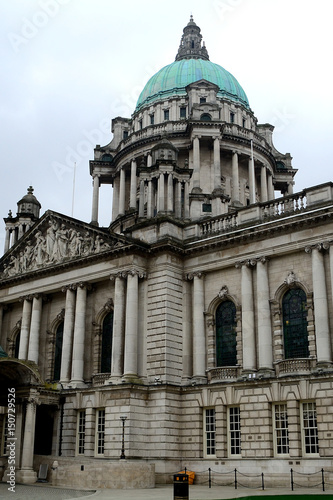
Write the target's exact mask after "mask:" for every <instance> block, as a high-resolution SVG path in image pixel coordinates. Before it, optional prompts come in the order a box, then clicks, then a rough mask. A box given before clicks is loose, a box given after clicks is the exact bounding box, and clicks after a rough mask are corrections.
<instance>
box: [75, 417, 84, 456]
mask: <svg viewBox="0 0 333 500" xmlns="http://www.w3.org/2000/svg"><path fill="white" fill-rule="evenodd" d="M85 437H86V412H85V411H79V414H78V429H77V453H78V455H84V445H85Z"/></svg>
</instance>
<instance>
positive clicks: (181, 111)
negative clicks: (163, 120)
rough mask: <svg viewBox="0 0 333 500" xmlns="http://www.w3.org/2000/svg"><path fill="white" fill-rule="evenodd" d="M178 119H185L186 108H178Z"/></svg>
mask: <svg viewBox="0 0 333 500" xmlns="http://www.w3.org/2000/svg"><path fill="white" fill-rule="evenodd" d="M179 117H180V118H186V107H185V106H181V107H180V108H179Z"/></svg>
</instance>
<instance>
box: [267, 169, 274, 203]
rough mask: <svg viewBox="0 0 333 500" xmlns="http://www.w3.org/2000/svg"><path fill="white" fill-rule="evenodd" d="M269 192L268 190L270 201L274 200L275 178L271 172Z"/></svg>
mask: <svg viewBox="0 0 333 500" xmlns="http://www.w3.org/2000/svg"><path fill="white" fill-rule="evenodd" d="M267 190H268V199H269V200H274V185H273V176H272V174H271V173H270V172H268V181H267Z"/></svg>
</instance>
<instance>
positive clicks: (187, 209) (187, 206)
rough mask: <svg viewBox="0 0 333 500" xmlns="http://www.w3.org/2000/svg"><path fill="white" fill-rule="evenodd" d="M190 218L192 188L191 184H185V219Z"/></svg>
mask: <svg viewBox="0 0 333 500" xmlns="http://www.w3.org/2000/svg"><path fill="white" fill-rule="evenodd" d="M189 218H190V188H189V182H188V181H185V182H184V219H189Z"/></svg>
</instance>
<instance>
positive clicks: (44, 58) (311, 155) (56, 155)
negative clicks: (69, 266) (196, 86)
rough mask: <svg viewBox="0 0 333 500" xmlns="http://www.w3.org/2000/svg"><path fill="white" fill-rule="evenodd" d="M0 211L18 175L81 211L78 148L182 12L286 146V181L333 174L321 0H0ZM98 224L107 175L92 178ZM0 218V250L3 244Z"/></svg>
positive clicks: (92, 139)
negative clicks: (289, 167)
mask: <svg viewBox="0 0 333 500" xmlns="http://www.w3.org/2000/svg"><path fill="white" fill-rule="evenodd" d="M0 7H1V11H0V34H1V43H0V57H1V72H2V77H1V80H0V113H1V122H0V123H1V139H0V157H1V197H0V217H1V221H2V217H6V216H7V214H8V211H9V209H11V210H12V212H13V215H16V209H17V206H16V203H17V201H18V200H19V199H20V198H21V197H22V196H23V195H25V194H26V192H27V188H28V186H29V185H32V186H33V187H34V189H35V192H34V194H35V195H36V197H37V198H38V200H39V201H40V203H41V204H42V212H41V213H44V212H45V211H46V210H48V209H51V210H55V211H57V212H60V213H63V214H66V215H72V207H73V178H74V175H73V174H74V164H75V163H76V175H75V195H74V211H73V215H74V217H76V218H79V219H82V220H84V221H86V222H90V220H91V199H92V184H91V178H90V175H89V160H90V159H92V158H93V149H94V146H95V145H96V144H101V145H105V144H107V143H109V142H110V140H111V131H110V123H111V119H112V118H114V117H116V116H123V117H130V116H131V114H132V112H133V111H134V108H135V104H136V100H137V97H138V95H139V93H140V91H141V90H142V88H143V87H144V85H145V83H146V82H147V80H148V79H149V78H150V77H151V76H152V75H153V74H154V73H156V72H157V71H158V70H159V69H160V68H162V67H163V66H165V65H166V64H170V63H171V62H173V61H174V58H175V55H176V53H177V49H178V46H179V41H180V38H181V35H182V30H183V27H184V26H185V25H186V24H187V23H188V21H189V18H190V15H191V14H193V17H194V21H195V22H196V23H197V25H198V26H200V28H201V33H202V35H203V40H204V41H205V42H206V47H207V50H208V52H209V56H210V60H211V61H213V62H215V63H218V64H220V65H221V66H223V67H224V68H225V69H227V70H228V71H230V72H231V73H232V74H233V75H234V76H235V77H236V78H237V80H238V81H239V83H240V84H241V85H242V87H243V88H244V90H245V92H246V94H247V96H248V99H249V102H250V106H251V108H252V110H253V111H254V113H255V115H256V116H257V118H258V121H259V123H267V122H269V123H271V124H273V125H275V127H276V128H275V132H274V136H273V137H274V143H275V146H276V147H277V149H278V150H279V151H281V152H282V153H286V152H289V153H290V154H291V155H292V157H293V166H294V168H297V169H299V172H298V174H297V175H296V179H295V180H296V186H295V191H300V190H302V189H303V188H305V187H309V186H311V185H315V184H320V183H323V182H327V181H331V180H333V174H332V172H331V171H332V163H333V161H332V152H331V150H332V142H333V141H332V119H333V98H332V95H333V81H332V80H333V71H332V49H333V43H332V27H331V23H332V17H333V2H332V1H331V0H205V1H204V2H203V1H202V0H182V1H180V0H177V1H176V0H168V1H167V2H164V1H163V2H162V1H159V0H127V1H123V2H121V1H119V0H115V1H114V0H10V1H9V0H0ZM100 193H101V203H100V222H101V224H102V225H108V224H109V222H110V214H111V198H112V191H111V187H110V186H102V189H101V190H100ZM4 232H5V231H4V223H3V222H1V224H0V254H2V249H3V245H4Z"/></svg>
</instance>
